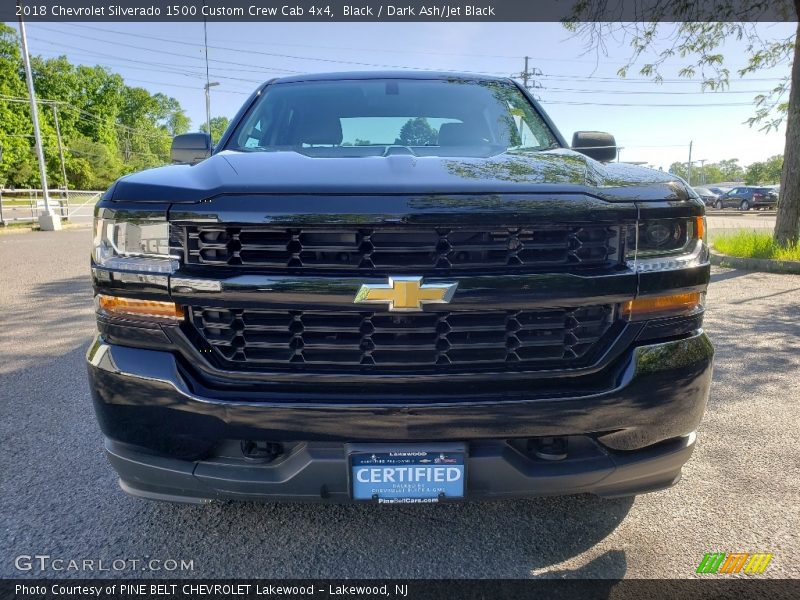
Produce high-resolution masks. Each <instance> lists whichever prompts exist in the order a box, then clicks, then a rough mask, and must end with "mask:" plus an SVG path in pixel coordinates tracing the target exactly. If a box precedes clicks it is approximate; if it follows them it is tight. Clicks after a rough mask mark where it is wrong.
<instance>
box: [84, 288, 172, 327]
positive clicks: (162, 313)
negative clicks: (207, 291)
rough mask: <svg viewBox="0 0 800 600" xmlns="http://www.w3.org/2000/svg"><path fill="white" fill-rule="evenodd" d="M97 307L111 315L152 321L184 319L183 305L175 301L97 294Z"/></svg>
mask: <svg viewBox="0 0 800 600" xmlns="http://www.w3.org/2000/svg"><path fill="white" fill-rule="evenodd" d="M97 309H98V311H99V312H102V313H105V314H107V315H109V316H111V317H120V318H127V319H131V318H139V319H147V320H151V321H168V322H177V321H183V317H184V311H183V307H181V306H178V305H177V304H175V303H174V302H160V301H156V300H137V299H135V298H120V297H119V296H106V295H105V294H98V295H97Z"/></svg>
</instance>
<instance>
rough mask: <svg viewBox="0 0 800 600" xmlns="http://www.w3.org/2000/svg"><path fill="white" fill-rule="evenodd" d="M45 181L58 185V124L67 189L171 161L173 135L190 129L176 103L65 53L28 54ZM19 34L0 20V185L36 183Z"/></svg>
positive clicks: (100, 185) (93, 184) (90, 185)
mask: <svg viewBox="0 0 800 600" xmlns="http://www.w3.org/2000/svg"><path fill="white" fill-rule="evenodd" d="M31 70H32V72H33V79H34V87H35V90H36V95H37V99H38V100H39V121H40V127H41V131H42V145H43V150H44V155H45V162H46V166H47V175H48V183H49V184H50V186H51V187H52V186H58V185H63V184H64V182H63V178H62V175H61V166H60V159H59V152H58V137H57V135H56V127H55V121H56V116H57V118H58V124H59V127H60V130H61V138H62V145H63V150H64V162H65V170H66V172H67V180H68V182H69V186H70V187H72V188H94V189H103V188H105V187H106V186H108V185H109V184H110V183H111V182H112V181H114V180H115V179H116V178H118V177H120V176H121V175H124V174H126V173H131V172H133V171H138V170H141V169H145V168H148V167H153V166H157V165H163V164H166V163H168V162H169V153H170V145H171V138H172V136H173V135H175V134H178V133H185V132H186V131H188V129H189V119H188V118H187V117H186V114H185V113H184V111H183V108H182V107H181V106H180V104H179V103H178V101H177V100H175V99H174V98H171V97H169V96H167V95H165V94H160V93H157V94H151V93H150V92H148V91H147V90H145V89H143V88H138V87H131V86H128V85H126V84H125V82H124V80H123V79H122V77H121V76H120V75H118V74H115V73H111V72H110V71H108V70H107V69H105V68H102V67H99V66H95V67H89V66H84V65H73V64H72V63H70V62H69V61H68V60H67V58H66V57H65V56H60V57H57V58H48V59H45V58H41V57H38V56H33V57H31ZM27 96H28V94H27V89H26V83H25V73H24V70H23V66H22V59H21V56H20V51H19V40H18V36H17V33H16V31H15V30H14V29H13V28H11V27H9V26H7V25H5V24H2V23H0V148H2V160H0V185H5V186H15V187H39V186H40V182H39V176H38V170H37V166H36V155H35V152H34V146H33V126H32V124H31V117H30V107H29V105H28V102H27Z"/></svg>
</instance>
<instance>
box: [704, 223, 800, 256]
mask: <svg viewBox="0 0 800 600" xmlns="http://www.w3.org/2000/svg"><path fill="white" fill-rule="evenodd" d="M714 248H716V249H717V250H719V251H720V252H722V253H723V254H727V255H728V256H740V257H742V258H768V259H772V260H797V261H800V246H779V245H778V244H776V243H775V241H774V240H773V239H772V233H771V232H769V231H748V230H742V231H737V232H735V233H722V234H719V235H718V236H715V237H714Z"/></svg>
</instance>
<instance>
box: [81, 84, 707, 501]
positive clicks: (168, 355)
mask: <svg viewBox="0 0 800 600" xmlns="http://www.w3.org/2000/svg"><path fill="white" fill-rule="evenodd" d="M572 146H573V147H572V149H570V148H569V147H568V145H567V144H566V142H565V141H564V139H563V138H562V136H561V135H560V134H559V132H558V131H557V129H556V128H555V126H554V125H553V124H552V122H551V121H550V120H549V118H548V117H547V115H545V113H544V112H543V111H542V109H541V108H540V107H539V105H538V104H537V103H536V102H535V101H534V100H533V99H532V98H531V97H530V95H529V94H528V93H527V92H526V90H524V89H522V88H521V87H520V86H518V85H517V84H515V83H514V82H513V81H511V80H508V79H499V78H498V79H492V78H487V77H482V76H481V77H478V76H472V75H454V74H437V73H425V74H422V75H418V74H416V73H415V74H411V75H410V74H408V73H347V74H325V75H314V76H312V75H306V76H296V77H289V78H283V79H276V80H273V81H269V82H267V83H266V84H264V85H263V86H261V87H260V88H259V89H258V90H257V91H256V92H255V93H254V94H253V95H252V96H251V97H250V98H249V99H248V100H247V102H246V103H245V104H244V106H243V107H242V108H241V110H240V111H239V113H238V114H237V115H236V117H235V118H234V119H233V121H232V122H231V124H230V126H229V127H228V129H227V131H226V132H225V133H224V135H223V136H222V139H221V140H220V141H219V143H218V144H217V145H216V146H214V147H213V149H212V148H211V142H210V139H209V137H208V136H207V135H206V134H200V133H195V134H186V135H182V136H178V137H176V138H175V140H174V142H173V146H172V156H173V162H176V163H184V164H175V165H172V166H167V167H162V168H157V169H152V170H148V171H145V172H142V173H137V174H134V175H129V176H126V177H123V178H122V179H120V180H118V181H117V182H116V183H115V184H114V185H112V186H111V188H110V189H109V190H108V191H107V192H106V194H105V195H104V196H103V198H102V200H101V202H100V203H99V204H98V206H97V210H96V214H95V216H96V221H95V237H94V248H93V253H92V264H91V268H92V278H93V283H94V291H95V305H96V309H97V327H98V334H97V337H96V339H95V341H94V343H93V344H92V346H91V347H90V349H89V352H88V356H87V359H88V369H89V379H90V382H91V390H92V396H93V399H94V407H95V410H96V413H97V418H98V420H99V422H100V426H101V428H102V430H103V433H104V434H105V439H106V444H105V447H106V452H107V455H108V458H109V460H110V461H111V464H112V465H113V467H114V468H115V469H116V471H117V472H118V473H119V476H120V485H121V486H122V488H123V489H124V490H125V491H126V492H128V493H130V494H134V495H136V496H141V497H145V498H151V499H158V500H171V501H194V502H205V501H210V500H220V499H262V500H270V501H274V500H305V501H312V500H316V501H330V502H336V501H367V502H376V503H415V502H438V501H450V500H458V499H488V498H506V497H519V496H526V495H544V494H570V493H580V492H589V493H594V494H599V495H601V496H620V495H630V494H637V493H641V492H646V491H650V490H657V489H662V488H665V487H668V486H670V485H672V484H674V483H675V482H676V481H677V480H678V479H679V477H680V473H681V467H682V465H683V464H684V463H685V462H686V461H687V460H688V458H689V456H690V454H691V453H692V450H693V448H694V443H695V433H694V432H695V430H696V428H697V426H698V423H699V421H700V419H701V416H702V414H703V411H704V408H705V405H706V399H707V396H708V389H709V384H710V381H711V370H712V358H713V349H712V346H711V344H710V343H709V341H708V338H707V337H706V335H705V333H704V332H703V329H702V322H703V310H704V301H705V292H706V287H707V285H708V281H709V262H708V248H707V245H706V242H705V219H704V216H703V214H704V208H703V202H702V201H701V200H700V199H699V197H698V196H697V194H696V193H695V192H694V191H692V190H691V189H690V188H689V187H687V185H686V184H685V183H684V182H683V181H682V180H680V179H678V178H676V177H673V176H671V175H668V174H666V173H663V172H659V171H653V170H651V169H645V168H641V167H634V166H631V165H626V164H620V163H612V162H608V161H610V160H611V159H612V158H614V157H615V142H614V138H613V137H612V136H610V135H608V134H604V133H599V132H578V133H576V134H575V136H574V138H573V144H572Z"/></svg>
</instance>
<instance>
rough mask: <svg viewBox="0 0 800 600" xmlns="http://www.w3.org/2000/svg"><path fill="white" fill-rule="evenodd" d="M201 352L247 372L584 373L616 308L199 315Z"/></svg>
mask: <svg viewBox="0 0 800 600" xmlns="http://www.w3.org/2000/svg"><path fill="white" fill-rule="evenodd" d="M190 313H191V323H192V324H193V326H194V327H195V328H196V331H197V332H198V333H199V335H200V338H201V339H199V340H197V341H198V345H199V346H201V348H200V349H201V350H206V349H210V350H211V352H210V353H206V354H205V355H206V356H208V357H210V359H211V360H212V361H214V362H216V363H217V364H218V365H219V366H222V367H224V368H228V369H233V370H237V369H244V370H264V371H273V370H283V371H325V370H335V371H337V372H346V371H349V372H364V371H367V372H370V371H371V372H382V371H386V372H397V371H403V370H405V371H414V372H419V371H432V372H438V371H445V372H452V371H458V370H460V369H461V370H469V371H470V372H473V371H475V370H476V369H482V368H486V369H491V370H501V371H502V370H518V369H522V370H535V369H537V368H548V369H552V368H567V367H572V366H580V365H582V364H585V363H586V361H587V360H589V359H591V358H592V356H594V355H595V354H596V353H597V352H599V351H600V350H601V349H602V348H605V347H607V346H608V343H609V340H608V339H607V338H608V337H609V336H607V335H605V334H606V333H608V331H609V329H610V327H611V325H612V322H613V319H614V307H613V306H611V305H607V306H591V307H580V308H559V309H542V310H507V311H457V312H456V311H454V312H424V313H419V314H413V315H398V314H396V313H390V312H344V311H341V312H329V311H311V310H309V311H286V310H255V309H249V308H248V309H223V308H209V307H197V306H196V307H192V308H191V309H190Z"/></svg>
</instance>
